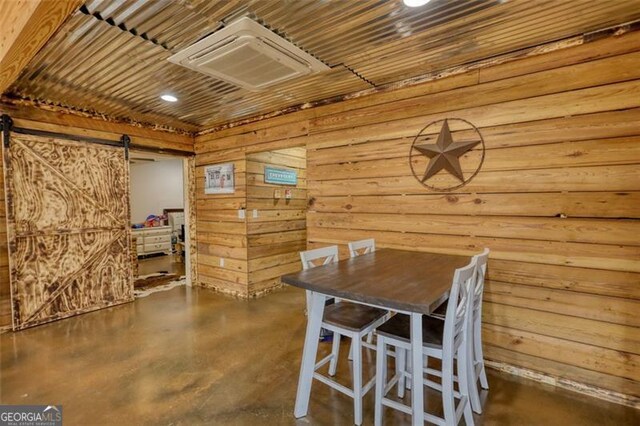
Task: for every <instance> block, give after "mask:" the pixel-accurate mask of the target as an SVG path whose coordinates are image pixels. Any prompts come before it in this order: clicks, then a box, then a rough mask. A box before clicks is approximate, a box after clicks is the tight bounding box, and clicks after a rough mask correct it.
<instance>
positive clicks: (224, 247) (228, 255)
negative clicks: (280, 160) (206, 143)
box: [193, 153, 249, 297]
mask: <svg viewBox="0 0 640 426" xmlns="http://www.w3.org/2000/svg"><path fill="white" fill-rule="evenodd" d="M225 162H232V163H233V164H234V174H235V185H236V188H235V192H234V193H233V194H205V193H204V168H205V166H206V165H211V164H217V163H225ZM246 207H247V160H246V159H245V158H244V156H242V155H240V156H239V155H237V154H236V153H231V155H222V156H220V157H219V158H217V159H216V160H214V161H211V160H209V159H208V158H207V157H206V156H200V157H198V156H196V229H197V231H196V232H197V235H196V244H197V249H198V254H197V281H196V282H195V283H193V285H199V286H201V287H205V288H211V289H215V290H218V291H221V292H223V293H227V294H231V295H234V296H239V297H247V296H248V283H249V281H248V279H249V278H248V273H247V268H248V265H247V224H246V222H245V220H244V219H241V218H240V217H239V216H238V210H239V209H246Z"/></svg>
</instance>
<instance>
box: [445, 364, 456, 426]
mask: <svg viewBox="0 0 640 426" xmlns="http://www.w3.org/2000/svg"><path fill="white" fill-rule="evenodd" d="M442 358H443V359H442V406H443V410H444V421H445V423H446V424H447V425H455V424H457V422H456V404H455V399H454V397H453V354H448V355H446V354H443V357H442Z"/></svg>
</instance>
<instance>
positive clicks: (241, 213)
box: [238, 209, 246, 219]
mask: <svg viewBox="0 0 640 426" xmlns="http://www.w3.org/2000/svg"><path fill="white" fill-rule="evenodd" d="M245 217H246V211H245V209H239V210H238V219H244V218H245Z"/></svg>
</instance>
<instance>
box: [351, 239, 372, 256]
mask: <svg viewBox="0 0 640 426" xmlns="http://www.w3.org/2000/svg"><path fill="white" fill-rule="evenodd" d="M374 251H376V240H374V239H373V238H369V239H366V240H360V241H352V242H350V243H349V256H350V257H356V256H360V255H362V254H368V253H373V252H374Z"/></svg>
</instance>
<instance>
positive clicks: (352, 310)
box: [322, 302, 387, 331]
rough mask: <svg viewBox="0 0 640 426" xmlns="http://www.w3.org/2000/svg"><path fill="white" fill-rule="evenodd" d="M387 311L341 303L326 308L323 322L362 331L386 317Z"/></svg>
mask: <svg viewBox="0 0 640 426" xmlns="http://www.w3.org/2000/svg"><path fill="white" fill-rule="evenodd" d="M386 314H387V311H385V310H384V309H378V308H374V307H371V306H365V305H360V304H357V303H349V302H339V303H334V304H332V305H329V306H327V307H325V308H324V318H323V319H322V321H323V322H326V323H327V324H331V325H334V326H336V327H341V328H345V329H347V330H351V331H362V330H364V329H365V328H367V327H369V326H370V325H371V324H373V323H374V322H376V321H378V320H379V319H380V318H382V317H383V316H385V315H386Z"/></svg>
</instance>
